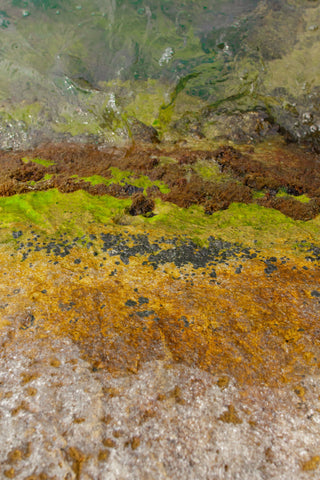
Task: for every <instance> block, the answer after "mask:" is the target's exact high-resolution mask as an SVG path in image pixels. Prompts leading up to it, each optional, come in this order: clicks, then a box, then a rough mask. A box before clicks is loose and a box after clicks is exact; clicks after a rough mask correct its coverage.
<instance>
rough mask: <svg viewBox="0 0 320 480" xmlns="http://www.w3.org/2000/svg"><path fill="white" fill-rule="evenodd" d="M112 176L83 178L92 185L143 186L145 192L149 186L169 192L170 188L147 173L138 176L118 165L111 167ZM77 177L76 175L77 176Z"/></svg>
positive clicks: (162, 191)
mask: <svg viewBox="0 0 320 480" xmlns="http://www.w3.org/2000/svg"><path fill="white" fill-rule="evenodd" d="M110 171H111V175H112V177H111V178H105V177H102V176H101V175H92V176H90V177H83V178H82V180H84V181H86V182H90V183H91V185H99V184H101V183H102V184H104V185H111V184H112V183H118V184H119V185H124V184H126V183H127V184H128V185H134V186H135V187H139V188H143V190H144V193H146V190H147V188H148V187H152V186H157V187H158V188H159V190H160V192H161V193H169V192H170V189H169V187H168V186H167V185H165V184H164V183H163V182H161V181H159V180H156V181H154V182H153V181H151V180H150V179H149V178H148V177H147V176H146V175H141V176H137V174H135V173H134V172H131V171H129V170H120V169H119V168H117V167H111V168H110ZM75 177H76V176H75Z"/></svg>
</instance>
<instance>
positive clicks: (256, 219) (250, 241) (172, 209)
mask: <svg viewBox="0 0 320 480" xmlns="http://www.w3.org/2000/svg"><path fill="white" fill-rule="evenodd" d="M155 212H156V213H157V215H156V216H154V217H153V218H151V219H145V222H147V223H149V224H150V225H153V226H155V227H157V228H160V227H161V228H163V229H165V230H168V231H170V232H172V233H174V232H175V233H180V234H186V235H188V236H191V237H197V238H202V239H203V238H207V237H208V236H210V235H212V236H214V237H218V238H222V239H223V240H228V241H232V242H235V241H236V242H241V243H243V244H244V245H250V246H253V245H257V246H260V247H264V248H269V247H270V246H272V245H276V244H278V245H284V244H286V243H287V246H288V247H289V246H290V245H292V244H293V243H294V241H295V240H297V239H301V240H309V241H317V238H318V237H319V234H320V228H319V227H320V216H318V217H316V218H315V219H314V220H311V221H309V222H302V221H297V220H293V219H291V218H289V217H287V216H285V215H283V214H282V213H281V212H279V211H278V210H274V209H271V208H265V207H262V206H259V205H255V204H249V205H246V204H242V203H233V204H231V205H230V207H229V208H228V209H227V210H223V211H218V212H215V213H214V214H213V215H210V216H208V215H206V214H205V213H204V209H203V207H201V206H197V205H193V206H191V207H189V208H187V209H184V208H179V207H177V206H176V205H172V204H170V203H164V202H161V201H160V200H157V201H156V209H155Z"/></svg>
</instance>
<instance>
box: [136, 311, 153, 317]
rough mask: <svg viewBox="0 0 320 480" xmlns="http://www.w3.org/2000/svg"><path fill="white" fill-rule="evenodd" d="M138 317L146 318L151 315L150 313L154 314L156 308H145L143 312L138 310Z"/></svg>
mask: <svg viewBox="0 0 320 480" xmlns="http://www.w3.org/2000/svg"><path fill="white" fill-rule="evenodd" d="M136 313H137V315H138V317H140V318H146V317H150V315H153V314H154V310H143V311H142V312H136Z"/></svg>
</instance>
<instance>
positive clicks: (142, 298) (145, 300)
mask: <svg viewBox="0 0 320 480" xmlns="http://www.w3.org/2000/svg"><path fill="white" fill-rule="evenodd" d="M138 302H139V305H143V304H144V303H149V298H147V297H139V298H138Z"/></svg>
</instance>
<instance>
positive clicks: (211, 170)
mask: <svg viewBox="0 0 320 480" xmlns="http://www.w3.org/2000/svg"><path fill="white" fill-rule="evenodd" d="M192 168H193V170H194V171H195V172H196V173H197V174H198V175H199V176H200V177H201V178H203V179H204V180H209V181H213V182H215V183H217V182H224V181H227V180H230V179H231V178H232V177H231V175H227V174H225V173H222V172H221V171H220V167H219V165H218V164H217V163H216V162H214V161H212V160H211V161H208V160H198V161H197V162H196V163H195V165H193V167H192Z"/></svg>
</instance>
